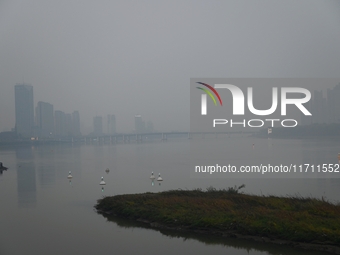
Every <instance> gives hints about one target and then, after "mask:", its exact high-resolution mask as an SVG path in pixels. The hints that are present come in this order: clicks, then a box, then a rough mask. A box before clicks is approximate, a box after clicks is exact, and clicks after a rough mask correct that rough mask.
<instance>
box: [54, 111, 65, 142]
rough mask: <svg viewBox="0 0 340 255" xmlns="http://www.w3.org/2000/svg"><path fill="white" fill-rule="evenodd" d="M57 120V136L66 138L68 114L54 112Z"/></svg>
mask: <svg viewBox="0 0 340 255" xmlns="http://www.w3.org/2000/svg"><path fill="white" fill-rule="evenodd" d="M54 119H55V136H56V137H58V138H60V137H65V136H66V114H65V113H64V112H62V111H55V112H54Z"/></svg>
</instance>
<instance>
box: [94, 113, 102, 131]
mask: <svg viewBox="0 0 340 255" xmlns="http://www.w3.org/2000/svg"><path fill="white" fill-rule="evenodd" d="M93 134H94V135H103V119H102V116H96V117H94V118H93Z"/></svg>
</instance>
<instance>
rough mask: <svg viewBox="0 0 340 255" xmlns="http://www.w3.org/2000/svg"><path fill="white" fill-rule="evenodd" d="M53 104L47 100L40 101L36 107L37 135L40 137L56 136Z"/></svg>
mask: <svg viewBox="0 0 340 255" xmlns="http://www.w3.org/2000/svg"><path fill="white" fill-rule="evenodd" d="M53 113H54V112H53V105H52V104H50V103H45V102H41V101H40V102H38V104H37V107H36V108H35V116H36V126H37V128H38V133H37V135H38V136H39V137H43V138H46V137H52V136H54V114H53Z"/></svg>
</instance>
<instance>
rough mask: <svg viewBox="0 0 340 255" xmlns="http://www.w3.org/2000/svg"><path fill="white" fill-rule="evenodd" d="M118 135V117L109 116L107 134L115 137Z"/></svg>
mask: <svg viewBox="0 0 340 255" xmlns="http://www.w3.org/2000/svg"><path fill="white" fill-rule="evenodd" d="M115 133H116V116H115V115H110V114H109V115H107V134H108V135H114V134H115Z"/></svg>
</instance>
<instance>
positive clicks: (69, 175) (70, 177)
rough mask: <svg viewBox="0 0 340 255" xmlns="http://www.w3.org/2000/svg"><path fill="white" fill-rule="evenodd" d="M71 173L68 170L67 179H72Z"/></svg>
mask: <svg viewBox="0 0 340 255" xmlns="http://www.w3.org/2000/svg"><path fill="white" fill-rule="evenodd" d="M72 177H73V176H72V175H71V171H69V172H68V176H67V179H72Z"/></svg>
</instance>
